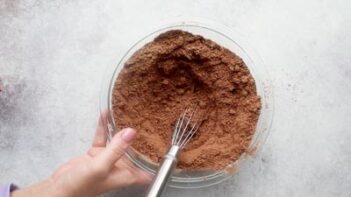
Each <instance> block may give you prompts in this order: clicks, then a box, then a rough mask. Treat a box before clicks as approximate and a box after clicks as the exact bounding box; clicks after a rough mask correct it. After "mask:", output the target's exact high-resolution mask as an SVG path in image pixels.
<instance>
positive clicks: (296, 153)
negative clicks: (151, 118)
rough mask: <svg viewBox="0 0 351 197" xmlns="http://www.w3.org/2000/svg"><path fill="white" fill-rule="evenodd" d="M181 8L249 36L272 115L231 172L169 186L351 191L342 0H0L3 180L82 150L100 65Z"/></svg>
mask: <svg viewBox="0 0 351 197" xmlns="http://www.w3.org/2000/svg"><path fill="white" fill-rule="evenodd" d="M177 16H197V17H204V18H208V19H211V20H215V21H218V22H219V23H222V24H225V25H227V26H229V27H230V28H232V29H234V30H236V31H239V32H241V34H243V35H244V36H246V38H247V39H248V40H249V41H250V43H251V45H253V47H254V48H255V49H256V51H257V52H258V54H260V56H261V57H262V59H263V61H264V62H265V65H266V67H267V70H268V71H269V73H270V75H271V78H272V81H273V85H274V94H275V96H274V100H275V115H274V121H273V126H272V129H271V133H270V135H269V137H268V139H267V142H266V144H265V146H264V149H263V150H262V151H261V152H260V153H259V154H258V155H257V156H256V157H255V158H254V159H253V160H251V161H250V162H248V163H247V165H245V166H244V167H242V168H241V169H240V171H239V173H237V174H236V175H235V176H234V177H233V178H231V179H229V180H227V181H225V182H223V183H221V184H219V185H217V186H212V187H209V188H203V189H189V190H179V189H167V191H166V193H165V196H194V197H196V196H199V197H200V196H201V197H206V196H215V195H216V196H260V197H261V196H267V197H270V196H319V197H322V196H343V197H347V196H351V131H350V128H351V121H350V117H351V36H350V35H351V2H350V1H347V0H343V1H342V0H341V1H337V0H335V1H333V0H324V1H317V0H315V1H304V0H298V1H278V0H267V1H255V0H251V1H244V0H243V1H242V0H240V1H227V0H225V1H211V0H204V1H186V0H181V1H180V0H179V1H169V2H167V1H161V0H154V1H134V0H128V1H124V0H123V1H122V0H119V1H115V0H104V1H92V0H76V1H68V0H67V1H66V0H55V1H40V0H37V1H36V0H13V1H11V0H2V1H0V79H2V82H1V83H2V86H4V89H5V90H4V91H2V92H0V184H5V183H6V182H11V181H12V182H15V183H17V184H19V185H20V186H25V185H27V184H30V183H32V182H35V181H38V180H40V179H43V178H44V177H47V176H49V175H50V173H51V172H52V171H53V170H54V169H55V168H57V167H58V165H59V164H61V163H63V162H64V161H66V160H67V159H69V158H71V157H73V156H75V155H78V154H80V153H83V152H84V151H85V150H86V149H87V147H88V146H89V145H90V141H91V139H92V136H93V133H94V129H95V126H96V120H97V118H98V114H99V107H98V105H99V95H100V83H101V80H102V77H103V75H104V72H105V70H106V68H107V67H111V66H113V65H115V64H116V63H117V62H118V60H119V58H120V57H121V56H122V54H123V52H125V51H126V50H127V49H128V47H129V46H130V45H131V44H133V43H134V42H135V41H136V40H138V39H139V38H140V37H141V36H143V35H144V34H145V33H147V32H150V31H151V30H153V29H154V28H155V27H157V26H159V25H160V24H161V21H162V20H163V19H165V18H166V19H167V18H172V17H177ZM143 191H144V188H141V187H132V188H125V189H122V190H120V191H116V192H114V193H111V194H109V195H107V196H142V193H143Z"/></svg>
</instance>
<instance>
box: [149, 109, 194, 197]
mask: <svg viewBox="0 0 351 197" xmlns="http://www.w3.org/2000/svg"><path fill="white" fill-rule="evenodd" d="M194 115H195V111H191V110H188V109H187V110H185V111H184V112H183V113H182V114H181V115H180V117H179V118H178V120H177V123H176V125H175V128H174V131H173V137H172V144H171V147H170V149H169V150H168V152H167V154H166V155H165V156H164V158H163V161H162V163H161V165H160V168H159V170H158V172H157V174H156V176H155V177H154V180H153V182H152V184H151V186H150V188H149V190H148V192H147V194H146V197H158V196H161V194H162V192H163V190H164V188H165V186H166V184H167V182H168V180H169V178H170V177H171V174H172V170H173V169H174V167H175V166H176V163H177V157H178V153H179V152H180V150H181V149H182V148H183V147H184V146H185V145H186V144H187V143H188V142H189V141H190V139H191V138H192V137H193V136H194V134H195V133H196V131H197V129H198V128H199V125H200V124H199V123H198V122H191V121H192V120H191V119H192V118H193V117H194Z"/></svg>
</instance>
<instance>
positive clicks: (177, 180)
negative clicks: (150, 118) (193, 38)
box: [100, 21, 273, 188]
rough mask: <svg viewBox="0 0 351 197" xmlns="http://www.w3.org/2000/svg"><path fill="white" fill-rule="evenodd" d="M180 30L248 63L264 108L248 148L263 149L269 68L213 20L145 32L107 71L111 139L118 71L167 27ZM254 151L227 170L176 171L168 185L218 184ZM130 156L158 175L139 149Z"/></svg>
mask: <svg viewBox="0 0 351 197" xmlns="http://www.w3.org/2000/svg"><path fill="white" fill-rule="evenodd" d="M174 29H180V30H184V31H188V32H191V33H193V34H198V35H202V36H203V37H205V38H208V39H211V40H213V41H215V42H216V43H218V44H219V45H221V46H224V47H226V48H228V49H229V50H231V51H233V52H234V53H235V54H237V55H239V56H240V57H241V58H242V59H243V61H244V62H245V63H246V65H247V66H248V67H249V70H250V72H251V74H252V75H253V77H254V78H255V81H256V88H257V93H258V94H259V95H260V96H261V99H262V100H261V101H262V109H261V114H260V117H259V120H258V123H257V128H256V132H255V135H254V137H253V140H252V142H251V145H250V147H249V150H252V152H257V151H258V150H260V149H261V146H262V144H263V143H264V142H265V140H266V138H267V135H268V131H269V129H270V126H271V123H272V118H273V90H272V86H271V82H270V78H269V76H268V73H267V71H266V70H265V67H264V65H263V63H262V61H261V59H260V58H259V57H258V56H257V54H256V53H255V52H254V51H253V50H252V49H251V48H250V46H249V45H248V43H247V42H246V41H245V40H244V39H243V37H242V36H240V35H239V34H238V33H236V32H234V31H232V30H230V29H228V28H227V27H225V26H222V25H219V24H216V23H213V22H208V21H207V22H194V21H180V22H175V23H172V24H169V25H166V26H164V27H161V28H159V29H158V30H156V31H154V32H152V33H150V34H148V35H146V36H145V37H143V38H141V39H140V40H139V41H138V42H136V43H135V44H134V45H133V46H131V47H130V48H129V50H128V51H127V52H126V53H125V54H124V56H123V57H122V58H121V60H120V61H119V63H118V64H117V66H115V67H114V68H113V70H111V71H109V72H108V73H106V76H105V77H104V81H103V83H102V91H101V98H100V109H101V111H103V110H106V109H108V110H109V111H110V113H109V115H108V129H107V133H108V136H109V139H111V137H112V136H113V135H114V134H115V133H116V132H118V131H116V129H115V122H114V118H113V113H111V112H112V99H111V98H112V90H113V86H114V82H115V80H116V78H117V77H118V74H119V72H120V71H121V70H122V69H123V66H124V63H125V62H126V61H127V60H128V59H129V58H130V57H131V55H132V54H133V53H134V52H136V51H137V50H138V49H139V48H141V47H142V46H144V45H145V44H146V43H148V42H151V41H152V40H153V39H154V38H155V37H156V36H158V35H159V34H161V33H163V32H166V31H168V30H174ZM251 155H252V153H244V154H243V155H242V156H241V157H240V159H239V160H237V161H235V162H233V163H232V164H230V165H229V166H228V167H227V168H226V169H224V170H221V171H203V170H202V171H186V170H181V171H180V170H177V171H176V172H175V173H174V174H173V176H172V178H171V180H170V182H169V186H171V187H176V188H199V187H206V186H210V185H214V184H218V183H220V182H222V181H224V180H225V179H227V178H229V177H231V176H232V175H233V174H235V172H236V171H237V170H238V168H239V166H240V164H243V161H244V160H245V159H247V157H248V156H251ZM127 156H128V158H129V159H130V160H131V161H132V162H133V164H134V165H136V166H138V167H139V168H141V169H143V170H145V171H147V172H149V173H151V174H155V172H156V171H157V165H155V164H153V163H150V162H148V161H147V160H146V159H144V158H143V156H142V155H139V154H138V153H137V152H136V151H134V150H133V149H132V148H130V149H129V150H128V151H127Z"/></svg>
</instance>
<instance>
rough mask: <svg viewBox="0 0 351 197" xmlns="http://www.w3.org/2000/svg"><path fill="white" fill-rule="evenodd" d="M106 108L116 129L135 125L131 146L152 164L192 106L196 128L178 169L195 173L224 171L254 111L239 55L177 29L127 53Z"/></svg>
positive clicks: (240, 149) (249, 132)
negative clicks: (179, 118) (126, 58)
mask: <svg viewBox="0 0 351 197" xmlns="http://www.w3.org/2000/svg"><path fill="white" fill-rule="evenodd" d="M112 104H113V115H114V119H115V122H116V125H117V128H123V127H133V128H136V130H137V137H136V140H135V141H134V143H133V144H132V147H133V148H134V149H135V150H136V151H138V152H139V153H141V154H143V155H144V156H146V157H148V158H149V159H151V160H152V161H153V162H156V163H158V162H160V161H161V159H162V157H163V156H164V154H165V152H166V151H167V149H168V148H169V146H170V141H171V137H172V133H173V126H174V123H175V122H176V120H177V118H178V117H179V115H180V114H181V113H182V112H183V111H184V110H185V109H186V108H188V107H189V106H191V107H194V106H196V108H197V109H198V110H197V115H198V118H201V120H200V121H201V126H200V127H199V130H198V131H197V133H196V135H195V136H194V137H193V139H192V140H191V141H190V142H189V144H188V145H187V146H186V147H185V149H184V150H183V151H182V153H181V155H180V159H179V162H178V167H179V168H181V169H197V170H202V169H213V170H220V169H223V168H225V167H226V166H227V165H228V164H231V163H233V162H234V161H236V160H237V159H238V158H239V157H240V155H241V154H243V153H244V152H245V151H247V149H248V146H249V144H250V142H251V140H252V136H253V134H254V132H255V128H256V124H257V120H258V117H259V113H260V108H261V102H260V97H259V96H258V95H257V93H256V86H255V81H254V79H253V77H252V76H251V74H250V72H249V70H248V68H247V66H246V65H245V63H244V62H243V60H242V59H241V58H240V57H238V56H237V55H235V54H234V53H233V52H231V51H229V50H228V49H226V48H224V47H221V46H219V45H218V44H216V43H215V42H213V41H211V40H208V39H205V38H203V37H202V36H199V35H193V34H191V33H188V32H185V31H180V30H172V31H168V32H165V33H162V34H160V35H159V36H158V37H156V38H155V39H154V41H152V42H150V43H148V44H146V45H145V46H143V47H142V48H141V49H139V50H138V51H137V52H135V53H134V54H133V55H132V57H131V58H130V59H129V60H128V61H127V62H126V63H125V65H124V68H123V69H122V71H121V72H120V73H119V76H118V78H117V80H116V81H115V85H114V89H113V101H112Z"/></svg>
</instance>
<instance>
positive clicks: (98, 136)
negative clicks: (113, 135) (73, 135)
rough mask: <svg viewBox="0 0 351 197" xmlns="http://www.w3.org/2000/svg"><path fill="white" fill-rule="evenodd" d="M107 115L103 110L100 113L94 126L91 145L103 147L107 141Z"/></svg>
mask: <svg viewBox="0 0 351 197" xmlns="http://www.w3.org/2000/svg"><path fill="white" fill-rule="evenodd" d="M107 115H108V111H107V110H105V111H103V112H102V113H101V115H100V118H99V122H98V126H97V128H96V132H95V137H94V139H93V143H92V147H105V146H106V141H107V133H106V132H107Z"/></svg>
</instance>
